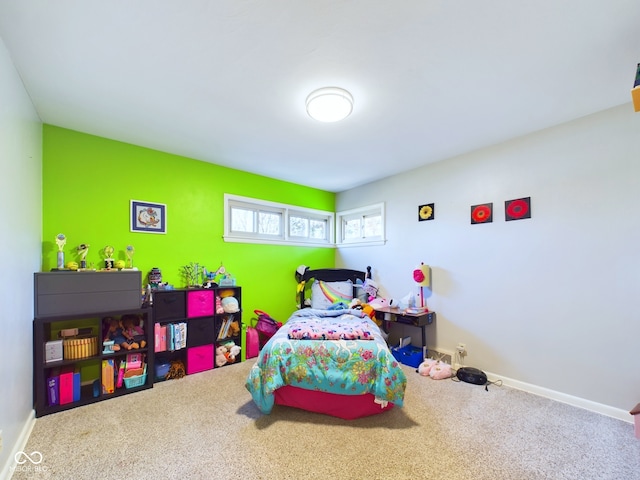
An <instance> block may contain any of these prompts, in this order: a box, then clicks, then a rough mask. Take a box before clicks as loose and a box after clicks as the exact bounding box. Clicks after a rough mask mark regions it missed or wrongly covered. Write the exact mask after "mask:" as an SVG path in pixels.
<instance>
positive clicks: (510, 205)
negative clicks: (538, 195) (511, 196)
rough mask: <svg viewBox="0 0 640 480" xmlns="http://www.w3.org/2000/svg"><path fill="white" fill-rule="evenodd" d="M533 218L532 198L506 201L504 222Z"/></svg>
mask: <svg viewBox="0 0 640 480" xmlns="http://www.w3.org/2000/svg"><path fill="white" fill-rule="evenodd" d="M525 218H531V197H525V198H517V199H515V200H506V201H505V202H504V220H505V221H506V222H508V221H510V220H523V219H525Z"/></svg>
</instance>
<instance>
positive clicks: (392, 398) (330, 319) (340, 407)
mask: <svg viewBox="0 0 640 480" xmlns="http://www.w3.org/2000/svg"><path fill="white" fill-rule="evenodd" d="M297 278H298V280H299V288H298V295H299V300H300V306H301V307H302V308H300V309H298V310H296V311H295V312H293V314H292V315H291V316H290V317H289V319H288V320H287V322H286V323H284V325H283V326H282V327H281V328H280V329H279V330H278V331H277V332H276V333H275V335H274V336H273V337H271V339H269V341H268V342H267V343H266V344H265V346H264V347H263V348H262V350H261V351H260V354H259V355H258V357H257V359H256V362H255V364H254V365H253V367H252V368H251V371H250V373H249V376H248V377H247V381H246V387H247V390H249V392H250V393H251V396H252V397H253V401H254V402H255V404H256V405H257V406H258V408H259V409H260V411H261V412H262V413H264V414H269V413H271V411H272V409H273V406H274V405H285V406H289V407H295V408H300V409H304V410H308V411H312V412H317V413H323V414H327V415H332V416H335V417H339V418H343V419H348V420H351V419H356V418H360V417H364V416H369V415H375V414H379V413H382V412H385V411H387V410H389V409H391V408H393V407H394V406H397V407H401V406H402V405H403V400H404V391H405V387H406V376H405V374H404V371H403V370H402V368H401V367H400V364H399V363H398V362H397V361H396V359H395V358H394V357H393V355H392V354H391V351H390V350H389V347H388V346H387V343H386V341H385V339H384V337H383V336H382V334H381V331H380V328H379V327H378V325H377V324H376V323H374V322H373V321H372V320H371V319H370V318H369V317H368V316H367V315H366V314H365V313H364V312H363V310H360V309H355V308H349V307H350V303H351V300H350V299H351V298H355V297H354V296H358V295H359V294H361V293H362V290H363V284H364V282H366V279H367V278H370V267H368V269H367V272H362V271H358V270H350V269H319V270H310V269H306V270H305V271H304V273H300V274H298V275H297ZM309 293H310V299H309V300H310V305H308V303H309V301H308V299H307V298H305V296H307V295H308V294H309Z"/></svg>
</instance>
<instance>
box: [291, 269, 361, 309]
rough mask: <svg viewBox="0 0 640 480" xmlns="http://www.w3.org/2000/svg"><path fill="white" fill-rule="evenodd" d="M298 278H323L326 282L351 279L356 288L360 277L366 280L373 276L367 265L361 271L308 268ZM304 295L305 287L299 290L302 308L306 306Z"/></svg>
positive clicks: (300, 279)
mask: <svg viewBox="0 0 640 480" xmlns="http://www.w3.org/2000/svg"><path fill="white" fill-rule="evenodd" d="M297 278H298V282H307V281H309V280H311V279H312V278H313V279H316V280H322V281H324V282H345V281H347V280H351V281H352V282H353V285H354V288H355V285H356V281H357V280H358V279H360V280H361V281H362V282H364V281H365V280H366V279H367V278H371V267H367V271H366V272H361V271H360V270H351V269H348V268H319V269H316V270H311V269H309V268H307V269H306V270H305V272H304V274H302V275H298V276H297ZM354 293H355V292H354ZM304 296H305V289H304V287H303V288H301V289H300V291H299V292H298V300H299V301H300V308H304V307H305V304H304V301H305V298H304ZM354 296H355V295H354Z"/></svg>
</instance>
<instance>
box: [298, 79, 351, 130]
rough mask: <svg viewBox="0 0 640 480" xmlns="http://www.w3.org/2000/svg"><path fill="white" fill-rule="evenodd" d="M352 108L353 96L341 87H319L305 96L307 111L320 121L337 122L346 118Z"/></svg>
mask: <svg viewBox="0 0 640 480" xmlns="http://www.w3.org/2000/svg"><path fill="white" fill-rule="evenodd" d="M352 110H353V97H352V96H351V94H350V93H349V92H347V91H346V90H344V89H342V88H338V87H325V88H320V89H318V90H315V91H313V92H311V93H310V94H309V96H308V97H307V113H308V114H309V116H310V117H311V118H314V119H316V120H318V121H320V122H337V121H338V120H342V119H343V118H347V117H348V116H349V115H350V114H351V112H352Z"/></svg>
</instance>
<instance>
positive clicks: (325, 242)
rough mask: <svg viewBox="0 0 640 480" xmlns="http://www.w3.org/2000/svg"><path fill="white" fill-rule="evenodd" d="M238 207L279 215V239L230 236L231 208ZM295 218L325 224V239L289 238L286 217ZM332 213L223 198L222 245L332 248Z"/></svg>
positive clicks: (230, 196)
mask: <svg viewBox="0 0 640 480" xmlns="http://www.w3.org/2000/svg"><path fill="white" fill-rule="evenodd" d="M232 207H242V208H246V209H248V210H254V211H260V210H262V211H265V210H267V211H271V212H277V213H280V214H281V215H282V225H281V226H282V231H281V232H280V235H278V236H274V235H265V234H260V233H248V232H232V231H231V208H232ZM290 216H296V217H302V218H306V219H309V220H322V221H326V225H327V238H325V239H316V238H305V237H298V236H295V237H292V236H291V235H290V234H289V217H290ZM334 225H335V213H333V212H325V211H324V210H315V209H312V208H305V207H299V206H296V205H287V204H285V203H277V202H269V201H267V200H260V199H257V198H250V197H242V196H239V195H231V194H229V193H225V194H224V236H223V239H224V241H225V242H237V243H263V244H271V245H274V244H275V245H295V246H307V247H308V246H313V247H328V248H335V242H334V237H335V227H334Z"/></svg>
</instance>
